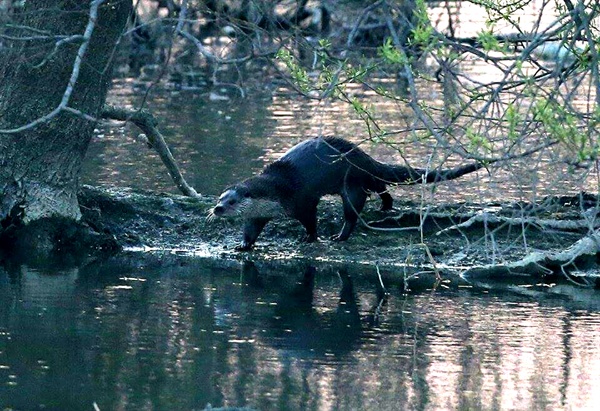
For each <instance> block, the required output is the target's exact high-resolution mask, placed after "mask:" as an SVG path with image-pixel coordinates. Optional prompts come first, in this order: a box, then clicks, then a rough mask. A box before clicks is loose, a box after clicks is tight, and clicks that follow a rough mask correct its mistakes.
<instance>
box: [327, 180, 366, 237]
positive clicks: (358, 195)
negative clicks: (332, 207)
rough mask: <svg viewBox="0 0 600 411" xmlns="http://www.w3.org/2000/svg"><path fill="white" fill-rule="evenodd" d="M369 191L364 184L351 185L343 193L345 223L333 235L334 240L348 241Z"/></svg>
mask: <svg viewBox="0 0 600 411" xmlns="http://www.w3.org/2000/svg"><path fill="white" fill-rule="evenodd" d="M366 200H367V192H366V191H365V190H364V189H363V188H362V186H359V185H357V186H354V187H349V188H348V189H347V190H345V192H344V193H342V202H343V205H344V225H343V226H342V230H341V231H340V233H339V234H338V235H336V236H334V237H333V240H334V241H346V240H347V239H348V237H350V234H351V233H352V231H353V230H354V227H355V226H356V222H357V221H358V215H359V214H360V212H361V211H362V209H363V207H364V206H365V201H366Z"/></svg>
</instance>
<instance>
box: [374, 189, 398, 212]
mask: <svg viewBox="0 0 600 411" xmlns="http://www.w3.org/2000/svg"><path fill="white" fill-rule="evenodd" d="M377 194H379V198H380V199H381V208H380V210H381V211H390V210H391V209H392V208H394V199H393V197H392V196H391V195H390V193H388V192H387V191H383V192H379V193H377Z"/></svg>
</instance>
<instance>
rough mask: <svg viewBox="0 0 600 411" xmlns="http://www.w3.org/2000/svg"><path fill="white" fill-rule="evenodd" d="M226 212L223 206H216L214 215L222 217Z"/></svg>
mask: <svg viewBox="0 0 600 411" xmlns="http://www.w3.org/2000/svg"><path fill="white" fill-rule="evenodd" d="M224 211H225V208H224V207H223V206H220V205H218V206H216V207H215V208H213V214H214V215H221V214H223V212H224Z"/></svg>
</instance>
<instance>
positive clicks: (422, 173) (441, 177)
mask: <svg viewBox="0 0 600 411" xmlns="http://www.w3.org/2000/svg"><path fill="white" fill-rule="evenodd" d="M377 163H378V164H377V165H376V167H374V168H375V170H373V171H374V172H373V175H374V176H375V177H377V178H380V179H381V180H383V181H384V182H385V183H388V184H407V185H412V184H419V183H422V182H425V183H437V182H440V181H447V180H454V179H455V178H459V177H462V176H464V175H465V174H469V173H472V172H474V171H477V170H479V169H480V168H483V167H484V166H485V164H484V163H479V162H475V163H470V164H466V165H464V166H460V167H455V168H450V169H445V170H426V169H422V168H412V167H404V166H394V165H389V164H383V163H379V162H377Z"/></svg>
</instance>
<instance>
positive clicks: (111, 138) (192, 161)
mask: <svg viewBox="0 0 600 411" xmlns="http://www.w3.org/2000/svg"><path fill="white" fill-rule="evenodd" d="M480 69H481V68H480ZM475 70H477V69H475ZM246 75H247V76H250V77H251V76H252V74H251V73H248V74H246ZM261 78H263V77H261ZM264 81H268V77H264ZM379 81H380V82H381V84H385V85H386V87H394V85H393V84H392V83H391V82H390V81H389V79H380V80H379ZM144 84H145V83H138V82H137V81H133V80H130V79H129V80H128V79H121V80H117V81H116V82H115V84H114V86H113V90H112V92H111V95H110V96H109V102H110V103H112V104H117V105H121V106H126V107H131V106H134V107H139V106H140V104H141V103H142V101H143V96H144V95H145V88H144V87H145V86H144ZM271 87H273V90H264V89H250V90H248V96H247V97H246V98H241V97H239V96H237V95H235V94H232V95H230V100H229V101H210V99H209V93H208V91H206V92H204V93H198V92H192V91H178V90H173V89H165V88H161V87H156V88H154V89H153V91H152V92H151V93H150V94H149V98H148V99H147V100H145V101H146V106H147V107H149V108H150V110H151V111H152V112H153V114H154V115H155V116H156V117H157V118H158V119H160V124H159V127H160V129H161V131H162V132H163V134H164V135H165V138H166V139H167V143H168V144H169V146H170V147H171V149H172V151H173V154H174V156H175V158H176V159H177V161H178V163H179V165H180V167H181V169H182V171H183V174H184V176H185V177H186V178H187V180H188V182H189V183H190V184H191V185H192V186H193V187H194V188H195V189H196V190H197V191H198V192H200V193H203V194H213V195H216V194H219V193H221V192H222V190H223V189H224V188H225V187H226V186H227V185H230V184H232V183H234V182H237V181H240V180H242V179H244V178H247V177H250V176H251V175H253V174H255V173H257V172H259V171H260V170H261V169H262V168H263V167H264V166H265V165H266V164H268V163H269V162H271V161H273V160H274V159H276V158H279V157H280V156H281V154H283V153H284V152H285V151H286V150H287V149H289V148H290V147H292V146H293V145H294V144H296V143H298V142H299V141H301V140H303V139H306V138H310V137H314V136H317V135H337V136H340V137H344V138H347V139H349V140H353V141H355V142H360V141H363V140H364V138H365V137H366V136H367V132H366V128H365V125H364V122H363V121H362V120H360V119H359V118H358V117H357V115H356V113H354V111H353V110H352V108H351V107H350V106H349V105H348V104H346V103H342V102H339V101H322V102H319V101H316V100H309V99H299V98H298V97H297V96H296V95H295V93H294V91H293V90H291V89H290V88H289V87H287V86H285V85H284V84H281V83H280V82H277V81H275V82H274V83H273V84H272V85H271ZM428 87H429V89H427V90H423V91H421V95H422V96H424V97H427V98H428V99H429V100H430V101H434V100H436V101H437V100H439V99H440V98H441V94H440V93H441V92H440V90H437V89H436V88H435V87H433V88H432V87H431V85H429V86H428ZM249 88H250V86H249ZM349 89H350V91H349V92H350V93H351V94H352V95H354V96H356V97H357V98H359V99H360V100H361V101H364V102H365V104H369V105H372V106H373V107H374V109H375V112H376V114H377V121H378V123H379V124H380V125H381V127H382V128H383V129H386V130H411V129H412V128H414V124H415V123H414V122H415V119H414V117H413V115H412V114H411V112H410V111H409V109H408V108H407V107H406V106H405V105H404V104H402V103H401V102H394V101H389V100H385V99H383V98H382V97H379V96H377V95H375V93H374V92H373V91H371V90H367V89H364V88H362V87H361V86H359V85H350V86H349ZM139 133H140V131H139V130H138V129H136V128H135V127H134V126H132V125H127V126H123V125H122V124H121V123H113V124H103V125H101V126H100V128H99V129H98V131H97V133H96V136H95V138H94V139H93V140H92V143H91V145H90V147H89V150H88V153H87V159H86V162H85V164H84V168H83V177H82V181H83V182H84V183H87V184H93V185H117V186H128V187H133V188H143V189H150V190H156V191H167V192H177V189H176V187H175V185H174V184H173V182H172V181H171V180H170V177H169V176H168V174H167V171H166V168H165V167H164V166H163V165H162V163H161V162H160V160H159V159H158V156H157V155H156V154H155V153H154V152H153V151H152V150H150V149H148V148H147V147H145V145H143V144H142V143H139V142H137V141H136V140H135V136H137V135H138V134H139ZM388 141H389V142H390V143H392V144H393V145H394V146H395V148H393V147H386V146H383V145H381V144H380V145H377V144H373V143H365V144H363V146H362V147H363V148H364V149H365V150H366V151H367V152H368V153H369V154H371V155H372V156H373V157H374V158H376V159H378V160H380V161H383V162H387V163H399V164H404V163H405V161H407V162H408V163H409V164H410V165H412V166H413V167H426V166H427V164H429V163H430V164H433V165H435V166H439V165H440V164H444V166H446V167H451V166H454V165H456V164H458V163H460V159H458V158H450V159H446V158H445V156H444V151H443V150H439V148H438V149H436V148H435V147H434V146H433V145H432V143H431V142H429V141H420V140H418V139H417V138H416V137H415V136H414V135H412V134H410V133H408V132H404V133H401V134H399V135H397V136H395V137H394V136H391V137H389V140H388ZM398 150H401V151H402V155H400V154H399V152H398ZM549 156H551V153H541V154H537V155H534V156H532V157H531V158H528V159H527V160H513V161H511V162H508V163H502V164H498V165H495V166H494V167H493V168H492V169H491V174H489V173H487V172H486V171H485V170H483V171H479V172H477V173H474V174H470V175H467V176H464V177H462V178H460V179H459V180H455V181H451V182H446V183H442V184H438V185H437V186H438V187H437V189H436V190H435V196H433V198H432V200H434V201H439V200H441V201H442V202H444V201H445V202H448V201H455V202H456V201H473V202H483V201H499V200H502V201H506V200H525V201H531V200H535V199H539V198H541V197H543V196H546V195H552V194H560V195H572V194H575V193H577V192H580V191H582V190H587V191H593V192H595V191H597V181H596V180H594V179H593V178H592V176H587V177H586V176H585V173H584V172H583V171H581V170H579V171H577V172H575V171H574V170H570V169H569V167H567V166H566V165H564V164H563V163H557V162H550V158H549ZM586 178H587V180H586ZM558 182H560V184H558ZM395 190H396V195H397V196H402V197H408V198H412V199H419V198H420V196H421V195H423V193H422V192H421V190H418V189H416V188H415V187H403V188H396V189H395Z"/></svg>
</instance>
